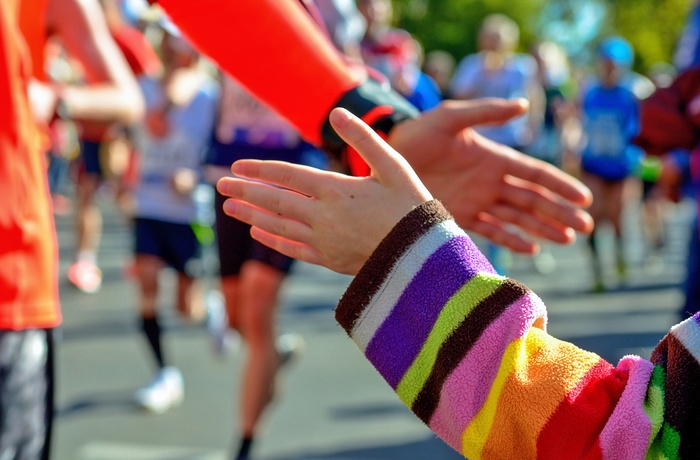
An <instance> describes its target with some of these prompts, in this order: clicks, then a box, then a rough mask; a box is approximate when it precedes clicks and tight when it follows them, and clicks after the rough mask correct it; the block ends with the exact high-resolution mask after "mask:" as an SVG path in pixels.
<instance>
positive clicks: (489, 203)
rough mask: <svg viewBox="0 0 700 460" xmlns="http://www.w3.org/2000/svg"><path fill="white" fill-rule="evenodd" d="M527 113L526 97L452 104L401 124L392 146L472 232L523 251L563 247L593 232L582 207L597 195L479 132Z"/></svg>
mask: <svg viewBox="0 0 700 460" xmlns="http://www.w3.org/2000/svg"><path fill="white" fill-rule="evenodd" d="M526 110H527V102H526V101H525V100H524V99H517V100H503V99H477V100H472V101H445V102H443V103H442V104H441V105H440V106H439V107H438V108H436V109H434V110H432V111H429V112H426V113H423V114H421V116H420V117H418V118H417V119H414V120H407V121H404V122H402V123H399V124H398V125H396V126H395V127H394V128H393V129H392V131H391V133H390V136H389V139H388V141H389V143H390V144H391V146H392V147H393V148H395V149H396V150H397V151H399V152H401V154H402V155H403V156H404V157H405V158H406V160H407V161H408V162H409V163H410V164H411V166H412V167H413V169H414V170H415V171H416V173H417V174H418V176H419V177H420V179H421V181H422V182H423V183H424V184H425V186H426V187H427V188H428V190H430V192H431V193H432V194H433V195H434V196H435V198H437V199H439V200H440V201H442V203H443V204H444V205H445V207H446V208H447V209H448V210H449V211H450V212H451V213H452V214H453V215H454V217H455V220H456V221H457V223H458V224H459V225H460V226H462V227H463V228H464V229H466V230H469V231H472V232H475V233H478V234H481V235H482V236H485V237H487V238H488V239H490V240H491V241H493V242H495V243H498V244H501V245H503V246H506V247H508V248H510V249H512V250H514V251H517V252H522V253H534V252H536V251H537V249H538V248H537V244H536V243H535V241H534V239H535V238H539V239H545V240H550V241H554V242H557V243H561V244H567V243H571V242H573V241H574V239H575V236H576V233H575V232H576V231H580V232H590V231H591V230H592V229H593V220H592V219H591V217H590V216H589V215H588V213H586V212H585V211H584V210H583V209H582V208H583V207H586V206H588V205H590V203H591V194H590V191H589V190H588V189H587V188H586V187H585V186H584V185H583V184H581V183H580V182H579V181H578V180H576V179H574V178H573V177H571V176H569V175H568V174H566V173H564V172H562V171H560V170H559V169H558V168H556V167H555V166H552V165H550V164H547V163H545V162H543V161H540V160H537V159H534V158H532V157H529V156H527V155H524V154H522V153H520V152H517V151H515V150H513V149H511V148H509V147H506V146H503V145H501V144H497V143H495V142H492V141H490V140H488V139H486V138H484V137H483V136H480V135H479V134H478V133H476V132H475V131H474V130H472V129H470V127H471V126H475V125H480V124H495V123H503V122H505V121H507V120H508V119H510V118H513V117H515V116H518V115H522V114H523V113H524V112H525V111H526Z"/></svg>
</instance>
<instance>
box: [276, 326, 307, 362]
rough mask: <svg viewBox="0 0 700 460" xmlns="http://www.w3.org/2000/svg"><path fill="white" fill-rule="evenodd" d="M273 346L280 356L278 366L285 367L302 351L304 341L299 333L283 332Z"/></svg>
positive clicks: (304, 344) (304, 345)
mask: <svg viewBox="0 0 700 460" xmlns="http://www.w3.org/2000/svg"><path fill="white" fill-rule="evenodd" d="M275 346H276V347H277V353H279V356H280V367H285V366H287V365H288V364H289V363H291V362H292V361H295V360H296V359H298V358H299V357H300V356H301V355H302V354H303V353H304V350H305V349H306V342H304V338H303V337H302V336H300V335H299V334H293V333H285V334H282V335H280V336H279V337H277V341H276V343H275Z"/></svg>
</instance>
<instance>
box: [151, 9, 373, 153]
mask: <svg viewBox="0 0 700 460" xmlns="http://www.w3.org/2000/svg"><path fill="white" fill-rule="evenodd" d="M159 4H160V5H161V6H162V7H163V8H164V9H165V10H166V12H167V13H168V15H169V16H170V18H171V19H172V21H173V22H174V23H175V24H177V26H178V27H179V28H180V30H181V31H182V32H183V34H184V35H185V36H187V37H188V38H189V39H190V40H191V41H192V42H193V43H194V44H195V45H196V46H197V47H198V48H199V49H200V51H202V52H203V53H204V54H206V55H207V56H209V57H210V58H212V59H213V60H214V61H216V63H217V64H218V65H219V66H220V67H221V69H222V70H223V71H225V72H227V73H229V74H230V75H232V76H234V77H235V78H236V79H237V80H238V81H240V82H241V83H242V84H243V85H244V86H245V87H246V88H247V89H248V90H250V91H251V92H252V93H253V94H255V95H256V96H257V97H258V98H259V99H261V100H263V101H264V102H265V103H266V104H268V105H269V106H271V107H272V108H274V109H275V110H276V111H277V112H279V113H280V114H281V115H282V116H284V117H285V118H287V119H288V120H289V121H290V122H292V123H293V124H294V125H295V126H296V127H297V128H298V129H299V131H300V132H301V133H302V135H303V136H304V137H305V138H306V139H308V140H309V141H311V142H314V143H316V144H319V143H320V142H321V138H320V136H321V126H322V125H323V123H324V122H325V120H326V117H327V115H328V113H329V112H330V110H331V109H332V108H333V107H334V105H335V103H336V102H337V101H338V100H339V99H340V98H341V96H342V95H343V94H344V93H345V92H347V91H348V90H350V89H352V88H354V87H356V86H358V85H359V84H360V82H361V81H362V79H363V76H358V75H354V74H352V73H351V72H350V70H349V69H348V66H347V65H346V64H345V62H344V61H343V59H342V57H341V56H340V54H339V53H338V52H337V51H336V50H335V49H334V48H333V46H332V45H331V43H330V42H329V41H328V39H327V38H326V37H325V36H324V35H323V34H322V33H321V31H320V30H319V29H318V28H317V26H316V25H315V24H314V22H313V21H312V20H311V18H310V16H309V15H308V14H307V13H306V11H305V10H304V9H303V7H302V6H301V4H300V3H299V2H298V1H297V0H236V1H231V0H198V1H196V2H193V1H189V0H161V1H159Z"/></svg>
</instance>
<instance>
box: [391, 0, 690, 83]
mask: <svg viewBox="0 0 700 460" xmlns="http://www.w3.org/2000/svg"><path fill="white" fill-rule="evenodd" d="M691 3H692V1H691V0H394V6H395V10H396V23H397V26H399V27H402V28H404V29H406V30H408V31H410V32H411V33H412V34H413V35H414V36H415V37H416V38H417V39H418V40H419V41H420V42H421V43H422V44H423V46H424V47H425V49H426V50H428V51H429V50H434V49H444V50H446V51H448V52H449V53H451V54H452V55H453V56H455V57H456V58H457V59H459V58H461V57H463V56H465V55H466V54H469V53H473V52H474V51H476V34H477V31H478V28H479V25H480V24H481V21H482V19H483V18H484V17H485V16H486V15H488V14H491V13H503V14H506V15H508V16H510V17H512V18H513V19H514V20H515V21H516V22H517V23H518V24H519V25H520V28H521V45H520V49H521V50H526V49H527V48H528V47H529V46H530V45H531V44H532V43H533V42H534V41H535V40H537V39H539V38H547V39H550V40H552V41H555V42H557V43H559V44H561V45H562V46H564V47H565V48H566V49H567V50H568V51H569V53H571V55H572V56H574V57H575V58H578V61H579V62H580V63H584V62H585V61H587V60H588V57H589V54H590V51H591V50H592V49H593V47H594V46H595V44H596V43H597V42H598V40H599V39H600V38H601V37H602V36H605V35H609V34H613V33H616V34H619V35H622V36H624V37H626V38H627V39H628V40H629V41H630V42H631V43H632V45H633V46H634V48H635V50H636V54H637V60H636V64H635V68H636V69H637V70H638V71H640V72H644V71H646V70H647V69H648V68H649V67H650V66H651V65H653V64H654V63H656V62H661V61H663V62H670V60H671V57H672V55H673V50H674V48H675V46H676V42H677V40H678V37H679V35H680V31H681V29H682V27H683V24H684V21H685V18H686V15H687V13H688V11H689V9H690V5H691Z"/></svg>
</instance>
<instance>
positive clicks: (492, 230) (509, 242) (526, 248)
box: [469, 213, 539, 254]
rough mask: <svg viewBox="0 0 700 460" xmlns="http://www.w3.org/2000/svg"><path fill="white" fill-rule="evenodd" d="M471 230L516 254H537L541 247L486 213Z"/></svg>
mask: <svg viewBox="0 0 700 460" xmlns="http://www.w3.org/2000/svg"><path fill="white" fill-rule="evenodd" d="M469 229H470V231H473V232H475V233H478V234H479V235H481V236H483V237H485V238H487V239H488V240H490V241H491V242H493V243H495V244H498V245H500V246H503V247H506V248H508V249H510V250H511V251H514V252H518V253H521V254H535V253H537V251H538V250H539V246H538V245H537V243H535V242H534V241H532V239H530V238H526V237H524V236H523V235H521V234H520V233H517V232H515V231H512V230H509V229H508V228H506V227H505V225H503V222H501V221H500V220H499V219H497V218H496V217H493V216H491V215H489V214H486V213H480V214H479V215H478V216H477V219H476V221H475V222H473V223H472V225H470V227H469Z"/></svg>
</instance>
